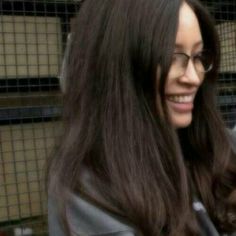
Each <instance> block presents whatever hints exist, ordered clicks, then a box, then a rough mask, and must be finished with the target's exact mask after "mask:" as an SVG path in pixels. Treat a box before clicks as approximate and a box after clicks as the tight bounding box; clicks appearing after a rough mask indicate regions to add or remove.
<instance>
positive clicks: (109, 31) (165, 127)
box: [47, 0, 236, 236]
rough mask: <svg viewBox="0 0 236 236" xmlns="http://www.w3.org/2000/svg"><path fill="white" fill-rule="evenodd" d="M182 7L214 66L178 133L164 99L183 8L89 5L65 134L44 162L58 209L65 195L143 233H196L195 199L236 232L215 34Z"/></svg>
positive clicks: (71, 74) (70, 68)
mask: <svg viewBox="0 0 236 236" xmlns="http://www.w3.org/2000/svg"><path fill="white" fill-rule="evenodd" d="M185 2H186V3H187V4H189V6H190V7H191V8H192V10H193V11H194V12H195V14H196V16H197V18H198V21H199V25H200V29H201V33H202V38H203V42H204V48H205V49H207V50H209V51H211V52H212V53H213V59H214V60H213V69H212V70H211V71H210V72H208V73H206V75H205V79H204V82H203V84H202V86H201V87H200V88H199V91H198V93H197V95H196V98H195V101H194V110H193V120H192V123H191V124H190V125H189V126H188V127H187V128H184V129H179V130H175V129H174V128H173V127H172V125H171V124H170V122H169V121H168V118H167V115H168V114H167V112H166V110H167V109H166V105H165V101H164V87H165V82H166V77H167V74H168V71H169V69H170V65H171V60H172V55H173V52H174V46H175V38H176V33H177V27H178V14H179V9H180V7H181V4H182V3H183V1H182V0H86V1H84V3H83V4H82V7H81V9H80V10H79V13H78V16H77V19H76V26H75V28H74V32H72V39H71V40H72V44H71V51H70V55H69V58H68V62H67V65H66V66H67V70H66V71H67V73H66V78H65V79H66V83H65V86H66V89H65V93H64V116H63V118H64V119H63V120H64V132H63V135H62V137H61V141H60V143H59V145H58V146H57V150H56V152H55V155H53V157H52V159H51V160H50V162H49V165H48V178H47V179H48V182H49V183H50V184H49V186H50V188H54V189H55V191H56V193H57V194H56V195H58V196H60V198H59V199H58V201H59V202H60V203H61V204H64V205H66V196H65V194H64V195H63V192H64V190H65V189H69V190H70V191H72V192H75V193H76V194H81V195H82V196H83V197H85V198H87V199H89V200H90V201H92V202H94V203H95V204H97V205H98V206H99V207H101V208H103V209H106V210H109V211H112V212H113V213H116V214H117V215H119V216H121V217H123V218H124V219H125V220H126V221H127V222H128V223H130V224H131V225H132V226H133V227H135V228H136V229H137V232H140V235H145V236H158V235H168V236H171V235H199V228H198V225H197V222H196V219H195V216H194V213H193V211H192V207H191V205H192V198H193V194H196V195H198V197H199V198H200V199H201V200H202V202H203V203H204V205H205V206H206V208H207V210H208V213H209V215H210V217H211V219H212V220H213V222H214V223H215V224H216V226H217V227H218V230H219V231H220V232H231V231H233V230H235V229H236V222H235V217H236V212H235V209H236V192H235V189H236V188H235V187H236V156H235V154H234V153H233V151H232V149H231V145H230V138H229V135H228V134H227V131H226V129H225V127H224V124H223V122H222V119H221V116H220V114H219V111H218V110H217V106H216V102H215V94H216V80H217V72H218V67H219V60H220V58H219V57H220V47H219V41H218V36H217V33H216V31H215V28H214V23H213V21H212V19H211V18H210V16H209V14H208V12H207V11H206V9H205V8H204V7H203V6H202V5H201V4H200V3H199V2H198V1H197V0H185ZM157 68H159V70H157ZM157 71H160V73H157ZM84 170H86V171H88V172H89V173H91V174H90V181H91V184H92V186H93V188H94V189H95V190H96V192H97V193H98V195H99V196H102V198H101V199H105V201H100V198H97V197H96V196H97V194H95V195H93V191H89V190H88V187H87V186H86V184H84V182H83V181H82V173H83V172H84ZM190 186H194V187H190ZM193 189H194V190H193ZM62 218H63V214H62ZM64 218H65V215H64ZM65 222H66V220H65ZM67 223H68V222H67ZM68 228H69V227H68Z"/></svg>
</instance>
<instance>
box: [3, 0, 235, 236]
mask: <svg viewBox="0 0 236 236" xmlns="http://www.w3.org/2000/svg"><path fill="white" fill-rule="evenodd" d="M85 1H86V0H85ZM203 3H204V4H205V5H206V7H208V8H209V10H210V11H211V13H212V15H213V16H214V18H215V22H216V28H217V30H218V32H219V35H220V40H221V51H222V63H221V68H220V75H219V83H218V107H219V109H220V110H221V112H222V115H223V118H224V120H225V125H226V126H227V127H228V128H230V129H235V131H236V1H234V0H208V1H206V0H205V1H203ZM81 4H82V1H79V0H77V1H76V0H1V1H0V236H11V235H14V236H25V235H48V234H47V202H46V196H45V190H44V168H45V161H46V158H47V157H48V156H49V155H50V153H51V151H52V149H53V147H54V145H55V140H56V139H57V137H58V136H59V135H60V127H61V125H60V116H61V90H60V82H59V78H60V74H61V67H62V61H63V60H62V59H63V56H64V55H65V51H66V45H68V33H69V32H70V29H71V27H72V25H73V19H74V16H75V13H76V12H77V11H78V10H79V8H80V6H81ZM62 84H63V81H62ZM206 102H207V101H206Z"/></svg>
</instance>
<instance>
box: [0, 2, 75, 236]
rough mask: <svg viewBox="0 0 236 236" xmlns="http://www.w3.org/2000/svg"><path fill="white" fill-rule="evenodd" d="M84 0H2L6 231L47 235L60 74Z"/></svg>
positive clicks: (0, 226)
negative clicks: (47, 171)
mask: <svg viewBox="0 0 236 236" xmlns="http://www.w3.org/2000/svg"><path fill="white" fill-rule="evenodd" d="M78 7H79V2H74V1H56V0H51V1H48V0H42V1H39V0H30V1H29V0H28V1H27V0H22V1H19V0H18V1H10V0H8V1H1V2H0V140H1V142H0V235H18V236H20V235H46V234H47V220H46V217H45V216H46V212H47V207H46V205H47V204H46V198H45V197H46V196H45V193H44V190H43V181H44V179H43V176H44V165H45V160H46V157H48V156H49V155H50V152H51V150H52V149H53V147H54V145H55V139H56V137H57V136H58V135H59V133H60V132H59V130H60V129H59V127H60V125H61V124H60V121H59V117H60V114H61V92H60V89H59V80H58V75H59V74H60V67H61V61H62V55H63V51H64V48H65V44H66V39H67V34H68V32H69V30H70V21H71V18H72V17H73V15H74V13H75V12H76V11H77V10H78Z"/></svg>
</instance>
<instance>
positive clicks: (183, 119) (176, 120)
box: [171, 114, 192, 129]
mask: <svg viewBox="0 0 236 236" xmlns="http://www.w3.org/2000/svg"><path fill="white" fill-rule="evenodd" d="M171 123H172V125H173V126H174V127H175V128H176V129H181V128H186V127H188V126H189V125H190V124H191V123H192V114H187V115H180V116H174V117H171Z"/></svg>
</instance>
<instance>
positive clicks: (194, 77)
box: [180, 60, 204, 86]
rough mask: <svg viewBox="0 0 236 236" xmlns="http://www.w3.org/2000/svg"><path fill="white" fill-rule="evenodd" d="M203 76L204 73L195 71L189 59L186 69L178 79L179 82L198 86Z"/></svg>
mask: <svg viewBox="0 0 236 236" xmlns="http://www.w3.org/2000/svg"><path fill="white" fill-rule="evenodd" d="M203 77H204V75H201V74H199V73H198V72H197V71H196V69H195V66H194V64H193V61H192V60H189V61H188V65H187V68H186V71H185V73H184V75H183V76H182V77H181V78H180V80H181V82H183V83H188V84H189V85H192V86H200V84H201V83H202V81H203Z"/></svg>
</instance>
